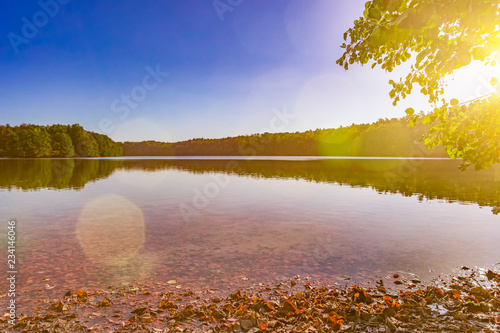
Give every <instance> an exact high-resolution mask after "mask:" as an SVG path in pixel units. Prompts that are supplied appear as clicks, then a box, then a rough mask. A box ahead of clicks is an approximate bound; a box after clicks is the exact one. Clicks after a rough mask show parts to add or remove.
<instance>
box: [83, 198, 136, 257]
mask: <svg viewBox="0 0 500 333" xmlns="http://www.w3.org/2000/svg"><path fill="white" fill-rule="evenodd" d="M76 235H77V237H78V241H79V242H80V246H81V247H82V249H83V251H84V252H85V255H86V256H87V258H88V259H89V260H91V261H93V262H94V263H98V264H103V265H106V266H120V265H122V264H123V263H126V262H127V261H129V260H130V259H133V258H135V257H136V256H137V255H138V254H139V251H140V250H141V249H142V247H143V246H144V241H145V226H144V218H143V215H142V211H141V210H140V209H139V208H138V207H137V206H136V205H135V204H134V203H133V202H131V201H129V200H127V199H125V198H123V197H121V196H119V195H115V194H111V195H105V196H101V197H98V198H96V199H93V200H91V201H90V202H88V203H87V204H86V205H85V207H84V208H83V210H82V212H81V214H80V217H79V219H78V222H77V225H76Z"/></svg>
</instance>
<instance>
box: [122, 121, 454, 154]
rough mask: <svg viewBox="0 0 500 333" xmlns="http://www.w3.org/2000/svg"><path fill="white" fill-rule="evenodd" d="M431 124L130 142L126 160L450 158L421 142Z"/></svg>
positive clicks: (388, 123) (125, 149) (386, 123)
mask: <svg viewBox="0 0 500 333" xmlns="http://www.w3.org/2000/svg"><path fill="white" fill-rule="evenodd" d="M429 127H430V126H429V125H425V124H422V123H421V122H419V124H417V125H416V126H415V127H412V126H410V125H409V119H408V117H403V118H392V119H387V118H386V119H379V120H378V121H377V122H374V123H372V124H359V125H356V124H352V125H350V126H347V127H342V126H341V127H339V128H335V129H316V130H309V131H306V132H294V133H263V134H254V135H245V136H237V137H228V138H223V139H192V140H188V141H182V142H176V143H164V142H157V141H143V142H124V144H123V154H124V155H126V156H378V157H416V156H420V157H447V155H446V153H445V152H444V149H443V148H441V149H432V150H428V149H427V148H426V146H425V145H424V144H423V143H421V142H420V138H421V137H422V135H423V134H424V133H426V131H427V130H428V129H429Z"/></svg>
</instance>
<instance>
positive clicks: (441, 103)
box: [337, 0, 500, 170]
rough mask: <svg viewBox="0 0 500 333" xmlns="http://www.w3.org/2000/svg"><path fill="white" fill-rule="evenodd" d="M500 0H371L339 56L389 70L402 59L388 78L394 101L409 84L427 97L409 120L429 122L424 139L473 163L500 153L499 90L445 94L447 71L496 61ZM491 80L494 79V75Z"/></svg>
mask: <svg viewBox="0 0 500 333" xmlns="http://www.w3.org/2000/svg"><path fill="white" fill-rule="evenodd" d="M499 11H500V3H499V2H498V1H492V0H418V1H417V0H411V1H410V0H372V1H368V2H367V3H366V4H365V10H364V12H363V16H362V17H360V18H359V19H358V20H356V21H355V22H354V26H353V27H351V28H350V29H349V30H348V31H347V32H345V33H344V40H345V43H343V44H342V45H341V47H342V48H343V49H344V53H343V55H342V57H341V58H340V59H338V60H337V63H338V64H339V65H341V66H342V67H344V68H345V69H346V70H347V69H348V68H349V66H350V65H352V64H354V63H359V64H368V63H370V64H371V66H372V68H374V67H376V66H380V67H381V68H382V69H385V70H386V71H388V72H391V71H392V70H393V69H394V68H395V67H396V66H399V65H401V64H402V63H404V62H409V63H410V65H411V66H410V69H409V72H408V73H407V75H406V76H405V77H402V78H401V79H400V80H399V82H395V81H393V80H391V81H389V84H390V85H391V86H392V89H391V90H390V93H389V95H390V97H391V98H392V100H393V104H394V105H396V104H397V103H398V102H399V101H400V100H402V99H404V98H406V97H407V96H408V95H409V94H411V93H412V91H413V90H414V88H417V87H418V88H420V92H421V93H422V94H424V95H426V96H427V97H428V98H429V103H430V110H431V111H429V112H427V114H426V115H425V116H424V117H419V116H418V115H417V114H416V113H415V111H414V110H413V109H412V108H409V109H407V110H406V112H407V113H408V115H410V118H411V119H410V121H411V123H412V124H413V125H415V124H416V123H417V122H418V121H422V122H423V123H424V124H425V123H431V124H432V125H433V126H432V127H431V128H430V129H429V131H428V132H427V133H426V134H424V136H423V137H422V140H424V142H425V144H426V145H427V147H429V148H431V147H434V146H440V145H442V146H444V147H445V148H446V152H447V153H448V155H449V156H451V157H452V158H461V159H462V164H461V166H460V167H461V169H466V168H467V167H469V166H474V168H475V169H476V170H479V169H482V168H486V167H489V166H491V165H492V164H494V163H498V162H499V161H500V151H499V150H500V148H499V147H500V111H499V110H500V108H499V107H500V98H499V95H498V93H497V92H495V93H492V94H489V95H486V96H482V97H481V98H478V99H476V100H472V101H458V100H457V99H455V98H453V99H451V100H446V99H445V98H444V97H443V95H444V92H445V88H446V81H445V77H446V76H447V75H449V74H451V73H453V72H454V71H456V70H457V69H459V68H461V67H464V66H467V65H469V64H470V63H471V62H472V61H473V60H478V61H481V62H483V63H484V64H485V65H491V66H496V64H497V61H500V28H499ZM491 84H492V85H494V86H496V85H498V80H497V79H492V80H491Z"/></svg>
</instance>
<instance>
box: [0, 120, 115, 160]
mask: <svg viewBox="0 0 500 333" xmlns="http://www.w3.org/2000/svg"><path fill="white" fill-rule="evenodd" d="M121 155H123V151H122V144H121V143H119V142H114V141H113V140H111V139H110V138H109V137H108V136H106V135H103V134H98V133H94V132H89V131H86V130H84V129H83V127H82V126H80V125H78V124H73V125H51V126H40V125H32V124H22V125H20V126H10V125H8V124H7V125H5V126H3V125H0V156H1V157H99V156H121Z"/></svg>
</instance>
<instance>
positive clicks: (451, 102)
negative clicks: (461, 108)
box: [450, 98, 459, 106]
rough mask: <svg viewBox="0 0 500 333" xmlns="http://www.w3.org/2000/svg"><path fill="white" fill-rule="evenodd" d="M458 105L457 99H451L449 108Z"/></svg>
mask: <svg viewBox="0 0 500 333" xmlns="http://www.w3.org/2000/svg"><path fill="white" fill-rule="evenodd" d="M458 103H459V102H458V99H456V98H453V99H452V100H451V101H450V104H451V106H457V105H458Z"/></svg>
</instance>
